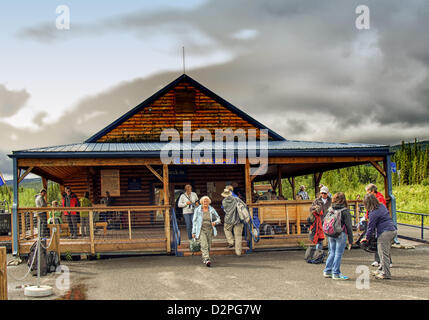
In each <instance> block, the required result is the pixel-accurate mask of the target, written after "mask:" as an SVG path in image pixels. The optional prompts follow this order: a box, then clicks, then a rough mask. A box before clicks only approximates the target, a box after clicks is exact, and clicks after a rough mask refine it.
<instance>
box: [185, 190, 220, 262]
mask: <svg viewBox="0 0 429 320" xmlns="http://www.w3.org/2000/svg"><path fill="white" fill-rule="evenodd" d="M210 203H211V200H210V198H209V197H207V196H204V197H202V198H201V205H200V206H198V207H197V208H196V209H195V211H194V219H193V221H192V238H195V239H199V240H200V244H201V255H202V258H203V263H204V264H205V265H206V266H207V267H210V265H211V262H210V247H211V244H212V238H213V236H215V237H216V235H217V232H216V228H215V225H217V224H219V223H220V217H219V215H218V213H217V212H216V210H215V209H214V208H213V207H212V206H210Z"/></svg>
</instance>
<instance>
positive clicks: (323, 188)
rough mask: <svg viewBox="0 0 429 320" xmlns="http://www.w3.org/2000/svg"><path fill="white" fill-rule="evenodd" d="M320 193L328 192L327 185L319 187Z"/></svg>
mask: <svg viewBox="0 0 429 320" xmlns="http://www.w3.org/2000/svg"><path fill="white" fill-rule="evenodd" d="M320 193H329V189H328V187H325V186H323V187H322V189H320Z"/></svg>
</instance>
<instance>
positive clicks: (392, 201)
mask: <svg viewBox="0 0 429 320" xmlns="http://www.w3.org/2000/svg"><path fill="white" fill-rule="evenodd" d="M383 166H384V171H385V172H386V176H384V192H385V193H386V200H387V202H388V204H387V206H388V209H389V211H390V214H391V216H392V219H393V221H394V222H395V225H396V223H397V221H396V198H395V196H394V195H393V188H392V168H391V165H390V155H387V156H386V158H385V159H384V160H383Z"/></svg>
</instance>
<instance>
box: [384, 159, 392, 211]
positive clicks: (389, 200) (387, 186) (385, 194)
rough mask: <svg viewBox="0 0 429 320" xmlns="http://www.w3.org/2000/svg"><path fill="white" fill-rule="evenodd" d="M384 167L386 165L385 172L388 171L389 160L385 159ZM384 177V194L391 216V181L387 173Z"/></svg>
mask: <svg viewBox="0 0 429 320" xmlns="http://www.w3.org/2000/svg"><path fill="white" fill-rule="evenodd" d="M383 167H384V172H385V173H386V172H387V161H386V159H384V160H383ZM383 177H384V196H385V199H386V204H387V209H388V210H389V212H390V216H392V201H391V200H392V199H390V196H389V181H388V180H387V174H386V175H385V176H383Z"/></svg>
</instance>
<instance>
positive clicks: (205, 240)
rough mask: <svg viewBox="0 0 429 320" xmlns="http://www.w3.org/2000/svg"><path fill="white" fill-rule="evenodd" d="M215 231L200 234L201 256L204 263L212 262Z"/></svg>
mask: <svg viewBox="0 0 429 320" xmlns="http://www.w3.org/2000/svg"><path fill="white" fill-rule="evenodd" d="M212 238H213V229H210V230H203V229H201V232H200V239H199V240H200V244H201V256H202V258H203V262H205V261H207V260H210V247H211V245H212Z"/></svg>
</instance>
